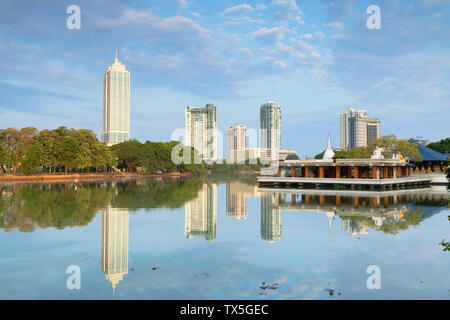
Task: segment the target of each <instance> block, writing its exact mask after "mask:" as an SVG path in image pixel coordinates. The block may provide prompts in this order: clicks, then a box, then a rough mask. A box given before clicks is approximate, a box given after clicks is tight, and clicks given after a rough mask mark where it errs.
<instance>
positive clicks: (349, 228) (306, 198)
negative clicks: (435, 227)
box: [261, 189, 450, 240]
mask: <svg viewBox="0 0 450 320" xmlns="http://www.w3.org/2000/svg"><path fill="white" fill-rule="evenodd" d="M325 192H326V193H328V194H323V193H325ZM334 193H336V194H333V192H330V191H320V190H314V191H309V193H308V191H305V192H304V193H294V192H292V193H290V194H286V193H280V192H274V191H272V192H271V193H266V195H265V196H264V197H263V198H262V200H261V235H262V234H263V225H270V226H271V223H272V221H277V227H278V225H279V229H280V232H279V237H280V239H281V209H282V210H283V211H286V212H299V213H300V212H305V213H306V212H316V213H321V214H324V215H325V216H326V218H327V221H328V229H329V232H330V233H331V232H332V224H333V220H334V219H335V217H336V216H338V217H339V218H340V220H341V229H342V230H343V231H345V232H347V233H348V234H350V235H351V236H352V237H354V236H357V235H367V234H368V233H369V228H371V229H375V230H378V231H382V232H385V233H390V234H396V233H398V232H399V231H400V230H406V229H408V228H409V226H417V225H419V223H420V222H421V221H423V220H424V219H426V218H428V217H430V216H432V215H433V214H434V213H436V212H439V211H440V207H442V206H446V203H447V201H448V199H449V198H450V195H449V192H448V191H447V190H445V189H443V190H441V189H424V190H420V191H413V190H411V191H402V192H392V193H389V192H384V193H378V192H365V193H364V194H361V195H349V194H348V193H345V192H344V193H343V195H341V194H339V192H334ZM423 206H426V208H424V207H423ZM263 216H267V217H268V218H263ZM271 217H273V218H272V220H270V218H271ZM275 217H276V218H275ZM266 220H268V221H269V223H267V222H265V221H266ZM278 221H279V223H278ZM263 222H264V223H263ZM271 228H273V227H272V226H271ZM268 229H270V228H268ZM262 238H263V239H265V237H263V236H262ZM267 238H269V240H273V239H270V237H267Z"/></svg>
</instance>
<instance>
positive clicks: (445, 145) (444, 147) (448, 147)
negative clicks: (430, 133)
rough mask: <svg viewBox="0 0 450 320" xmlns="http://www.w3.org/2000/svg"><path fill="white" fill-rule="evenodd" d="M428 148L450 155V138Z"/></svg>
mask: <svg viewBox="0 0 450 320" xmlns="http://www.w3.org/2000/svg"><path fill="white" fill-rule="evenodd" d="M427 147H428V148H430V149H433V150H434V151H437V152H440V153H450V138H446V139H442V140H441V141H438V142H433V143H430V144H428V145H427Z"/></svg>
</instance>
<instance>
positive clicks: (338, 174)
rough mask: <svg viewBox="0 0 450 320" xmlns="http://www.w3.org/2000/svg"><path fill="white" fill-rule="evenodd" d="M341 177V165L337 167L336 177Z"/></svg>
mask: <svg viewBox="0 0 450 320" xmlns="http://www.w3.org/2000/svg"><path fill="white" fill-rule="evenodd" d="M340 177H341V167H336V178H340Z"/></svg>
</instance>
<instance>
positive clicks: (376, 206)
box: [373, 197, 378, 209]
mask: <svg viewBox="0 0 450 320" xmlns="http://www.w3.org/2000/svg"><path fill="white" fill-rule="evenodd" d="M373 208H374V209H378V198H377V197H374V198H373Z"/></svg>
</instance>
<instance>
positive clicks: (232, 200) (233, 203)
mask: <svg viewBox="0 0 450 320" xmlns="http://www.w3.org/2000/svg"><path fill="white" fill-rule="evenodd" d="M257 195H258V187H257V186H256V185H249V184H246V183H242V182H239V181H233V182H229V183H227V216H230V217H234V219H236V220H245V219H247V198H248V197H255V196H257Z"/></svg>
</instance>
